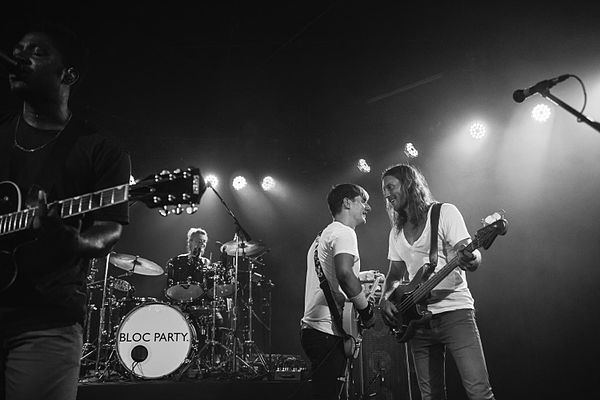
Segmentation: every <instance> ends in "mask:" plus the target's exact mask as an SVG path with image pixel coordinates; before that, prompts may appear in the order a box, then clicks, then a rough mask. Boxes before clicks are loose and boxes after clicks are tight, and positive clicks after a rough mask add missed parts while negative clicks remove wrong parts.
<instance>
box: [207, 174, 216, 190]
mask: <svg viewBox="0 0 600 400" xmlns="http://www.w3.org/2000/svg"><path fill="white" fill-rule="evenodd" d="M204 183H206V186H209V187H214V188H216V187H217V186H219V179H218V178H217V177H216V176H214V175H207V176H206V178H204Z"/></svg>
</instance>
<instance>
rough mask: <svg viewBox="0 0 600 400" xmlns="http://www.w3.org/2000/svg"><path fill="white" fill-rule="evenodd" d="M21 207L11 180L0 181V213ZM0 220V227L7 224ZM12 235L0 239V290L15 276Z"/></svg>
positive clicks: (13, 210) (13, 239) (17, 191)
mask: <svg viewBox="0 0 600 400" xmlns="http://www.w3.org/2000/svg"><path fill="white" fill-rule="evenodd" d="M20 209H21V192H20V191H19V188H18V186H17V185H15V184H14V183H12V182H9V181H5V182H0V215H4V214H9V213H12V212H15V211H19V210H20ZM1 221H2V222H0V224H2V225H0V228H3V230H5V229H4V228H5V227H4V226H3V225H6V224H8V221H5V220H4V219H2V220H1ZM15 246H16V243H15V238H14V235H9V236H7V237H2V240H1V241H0V292H2V291H3V290H5V289H6V288H8V287H9V286H10V285H12V283H13V282H14V281H15V279H16V277H17V267H16V264H15V262H14V257H13V253H14V250H15Z"/></svg>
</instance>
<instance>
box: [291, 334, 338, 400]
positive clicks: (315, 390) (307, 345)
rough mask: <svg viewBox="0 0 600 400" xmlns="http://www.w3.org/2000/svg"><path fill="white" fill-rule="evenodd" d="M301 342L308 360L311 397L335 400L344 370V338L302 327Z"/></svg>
mask: <svg viewBox="0 0 600 400" xmlns="http://www.w3.org/2000/svg"><path fill="white" fill-rule="evenodd" d="M301 343H302V348H303V349H304V352H305V353H306V356H307V357H308V359H309V360H310V370H311V377H312V398H313V399H314V400H317V399H319V400H321V399H327V400H337V399H338V396H339V394H340V392H341V390H342V386H343V384H344V382H343V380H342V379H343V378H344V373H345V370H346V360H347V359H346V354H345V352H344V339H343V338H342V337H340V336H333V335H329V334H327V333H323V332H321V331H317V330H316V329H310V328H305V329H302V335H301ZM340 378H341V379H340Z"/></svg>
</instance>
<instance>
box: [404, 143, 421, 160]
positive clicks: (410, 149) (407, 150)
mask: <svg viewBox="0 0 600 400" xmlns="http://www.w3.org/2000/svg"><path fill="white" fill-rule="evenodd" d="M404 154H405V155H406V157H408V158H417V157H419V150H417V148H416V147H415V146H414V145H413V144H412V143H410V142H409V143H406V144H405V145H404Z"/></svg>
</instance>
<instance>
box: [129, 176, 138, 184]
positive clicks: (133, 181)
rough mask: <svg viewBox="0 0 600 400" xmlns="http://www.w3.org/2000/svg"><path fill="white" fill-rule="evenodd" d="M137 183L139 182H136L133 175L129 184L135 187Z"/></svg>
mask: <svg viewBox="0 0 600 400" xmlns="http://www.w3.org/2000/svg"><path fill="white" fill-rule="evenodd" d="M136 182H137V181H136V180H135V178H134V177H133V175H129V184H130V185H135V184H136Z"/></svg>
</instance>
